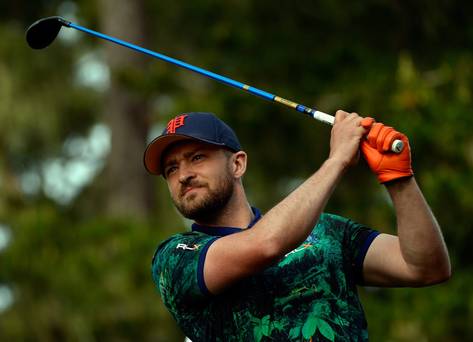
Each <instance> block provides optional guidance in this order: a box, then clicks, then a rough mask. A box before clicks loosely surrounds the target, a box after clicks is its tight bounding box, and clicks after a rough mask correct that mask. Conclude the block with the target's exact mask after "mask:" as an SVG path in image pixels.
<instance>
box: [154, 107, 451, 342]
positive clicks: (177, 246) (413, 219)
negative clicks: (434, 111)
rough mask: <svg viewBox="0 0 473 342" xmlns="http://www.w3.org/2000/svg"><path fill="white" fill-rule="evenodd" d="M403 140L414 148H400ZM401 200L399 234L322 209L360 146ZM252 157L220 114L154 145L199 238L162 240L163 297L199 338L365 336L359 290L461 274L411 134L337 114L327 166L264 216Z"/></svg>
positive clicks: (177, 121) (180, 125)
mask: <svg viewBox="0 0 473 342" xmlns="http://www.w3.org/2000/svg"><path fill="white" fill-rule="evenodd" d="M394 139H401V140H402V141H403V142H404V145H405V147H404V150H403V151H402V152H401V153H399V154H396V153H393V152H390V145H391V143H392V141H394ZM360 149H361V152H362V154H363V156H364V158H365V159H366V160H367V162H368V164H369V166H370V168H371V169H372V171H373V172H374V173H375V174H376V175H377V177H378V179H379V181H380V182H381V183H382V184H384V185H385V186H386V188H387V190H388V192H389V195H390V196H391V199H392V202H393V204H394V208H395V210H396V217H397V225H398V226H397V232H398V236H393V235H388V234H380V233H378V232H377V231H375V230H373V229H370V228H368V227H366V226H363V225H361V224H358V223H355V222H353V221H351V220H349V219H346V218H343V217H340V216H336V215H331V214H326V213H323V210H324V207H325V205H326V203H327V201H328V200H329V198H330V196H331V194H332V192H333V191H334V189H335V187H336V186H337V184H338V182H339V181H340V179H341V178H342V176H343V174H344V173H345V172H346V171H347V170H348V169H349V167H350V166H353V165H354V164H356V162H357V161H358V159H359V151H360ZM246 164H247V155H246V153H245V152H244V151H242V150H241V147H240V143H239V141H238V138H237V137H236V135H235V133H234V132H233V131H232V129H231V128H230V127H228V126H227V125H226V124H225V123H223V122H222V121H221V120H219V119H218V118H217V117H215V116H214V115H212V114H208V113H187V114H182V115H179V116H177V117H176V118H174V119H173V120H171V121H170V122H169V124H168V125H167V127H166V129H165V130H164V132H163V134H162V135H161V136H159V137H158V138H156V139H155V140H154V141H153V142H151V143H150V145H149V146H148V148H147V150H146V152H145V166H146V168H147V170H148V171H149V172H151V173H153V174H158V175H159V174H161V175H163V177H164V179H165V180H166V182H167V185H168V187H169V192H170V194H171V197H172V200H173V202H174V204H175V205H176V207H177V209H178V210H179V211H180V213H181V214H182V215H183V216H185V217H187V218H189V219H191V220H194V221H195V223H194V224H193V225H192V232H187V233H182V234H177V235H174V236H172V237H171V238H169V239H168V240H166V241H164V242H163V243H161V245H160V246H159V247H158V249H157V251H156V254H155V256H154V258H153V262H152V274H153V278H154V281H155V282H156V285H157V287H158V289H159V291H160V293H161V297H162V299H163V301H164V303H165V305H166V307H167V308H168V309H169V311H170V312H171V314H172V315H173V317H174V318H175V319H176V321H177V323H178V324H179V326H180V327H181V328H182V330H183V332H184V333H185V334H186V335H187V336H188V337H190V338H191V340H193V341H194V342H197V341H269V340H271V341H326V340H328V341H365V340H367V339H368V334H367V324H366V320H365V317H364V313H363V309H362V306H361V303H360V301H359V298H358V295H357V289H356V285H357V284H363V285H374V286H425V285H431V284H435V283H439V282H442V281H445V280H446V279H448V278H449V277H450V261H449V257H448V253H447V250H446V247H445V244H444V242H443V238H442V235H441V232H440V228H439V226H438V224H437V222H436V220H435V218H434V216H433V214H432V213H431V211H430V209H429V207H428V205H427V204H426V202H425V200H424V198H423V196H422V193H421V192H420V190H419V188H418V187H417V185H416V181H415V179H414V177H413V172H412V169H411V157H410V147H409V142H408V140H407V138H406V137H405V136H404V135H402V134H401V133H399V132H396V131H395V130H394V129H392V128H390V127H386V126H384V125H383V124H381V123H375V122H374V120H373V119H371V118H361V117H360V116H359V115H357V114H356V113H351V114H349V113H347V112H344V111H337V114H336V118H335V124H334V126H333V129H332V134H331V141H330V154H329V157H328V158H327V160H326V161H325V162H324V163H323V164H322V165H321V167H320V168H319V169H318V170H317V171H316V172H315V173H314V174H313V175H312V176H310V177H309V178H308V179H307V180H306V181H305V182H304V183H303V184H302V185H300V186H299V187H298V188H297V189H296V190H294V191H293V192H292V193H291V194H289V195H288V196H287V197H286V198H285V199H284V200H282V201H281V202H280V203H279V204H277V205H276V206H274V207H273V208H272V209H271V210H269V211H268V212H267V213H266V214H265V215H264V216H261V214H260V213H259V211H258V210H257V209H256V208H252V207H251V206H250V205H249V203H248V201H247V198H246V195H245V191H244V188H243V185H242V177H243V175H244V174H245V171H246Z"/></svg>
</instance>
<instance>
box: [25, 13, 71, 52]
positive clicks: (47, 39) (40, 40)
mask: <svg viewBox="0 0 473 342" xmlns="http://www.w3.org/2000/svg"><path fill="white" fill-rule="evenodd" d="M69 24H70V22H68V21H67V20H65V19H63V18H61V17H57V16H56V17H48V18H44V19H40V20H38V21H36V22H34V23H33V24H31V26H30V27H28V29H27V30H26V41H27V42H28V45H29V46H30V47H32V48H33V49H44V48H45V47H47V46H48V45H50V44H51V43H52V42H53V41H54V39H56V37H57V35H58V33H59V31H60V30H61V27H62V26H69Z"/></svg>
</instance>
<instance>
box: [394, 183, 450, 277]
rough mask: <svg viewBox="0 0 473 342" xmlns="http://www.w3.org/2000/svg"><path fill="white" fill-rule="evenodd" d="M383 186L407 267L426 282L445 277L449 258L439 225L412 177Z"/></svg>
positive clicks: (447, 271)
mask: <svg viewBox="0 0 473 342" xmlns="http://www.w3.org/2000/svg"><path fill="white" fill-rule="evenodd" d="M386 187H387V189H388V192H389V194H390V196H391V199H392V201H393V204H394V207H395V210H396V218H397V233H398V237H399V245H400V249H401V253H402V257H403V258H404V261H405V262H406V264H407V265H408V267H409V268H410V269H411V271H412V272H413V273H414V274H417V275H419V276H420V277H421V278H423V279H424V280H426V281H428V282H430V281H431V282H435V281H436V280H442V279H440V278H444V277H448V276H449V275H450V260H449V257H448V252H447V248H446V246H445V242H444V240H443V237H442V233H441V230H440V227H439V225H438V223H437V221H436V219H435V217H434V215H433V213H432V212H431V210H430V208H429V206H428V204H427V202H426V201H425V199H424V197H423V195H422V193H421V191H420V189H419V187H418V186H417V183H416V181H415V179H414V177H410V178H407V179H401V180H398V181H395V182H392V183H389V184H387V185H386ZM437 278H439V279H437Z"/></svg>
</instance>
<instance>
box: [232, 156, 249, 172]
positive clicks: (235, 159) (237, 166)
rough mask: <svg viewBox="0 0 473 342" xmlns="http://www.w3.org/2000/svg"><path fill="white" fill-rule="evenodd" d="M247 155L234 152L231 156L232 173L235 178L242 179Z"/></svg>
mask: <svg viewBox="0 0 473 342" xmlns="http://www.w3.org/2000/svg"><path fill="white" fill-rule="evenodd" d="M247 158H248V156H247V154H246V152H243V151H238V152H235V153H234V154H233V156H232V171H233V176H234V177H235V178H242V177H243V175H244V174H245V172H246V163H247Z"/></svg>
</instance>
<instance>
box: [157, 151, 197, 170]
mask: <svg viewBox="0 0 473 342" xmlns="http://www.w3.org/2000/svg"><path fill="white" fill-rule="evenodd" d="M201 150H204V148H202V147H197V148H195V149H193V150H191V151H188V152H186V153H184V154H183V157H184V159H187V158H189V157H190V156H192V155H193V154H195V153H197V152H199V151H201ZM174 164H177V158H176V157H170V158H168V159H167V160H165V161H164V163H163V169H165V168H166V167H168V166H170V165H174Z"/></svg>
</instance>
